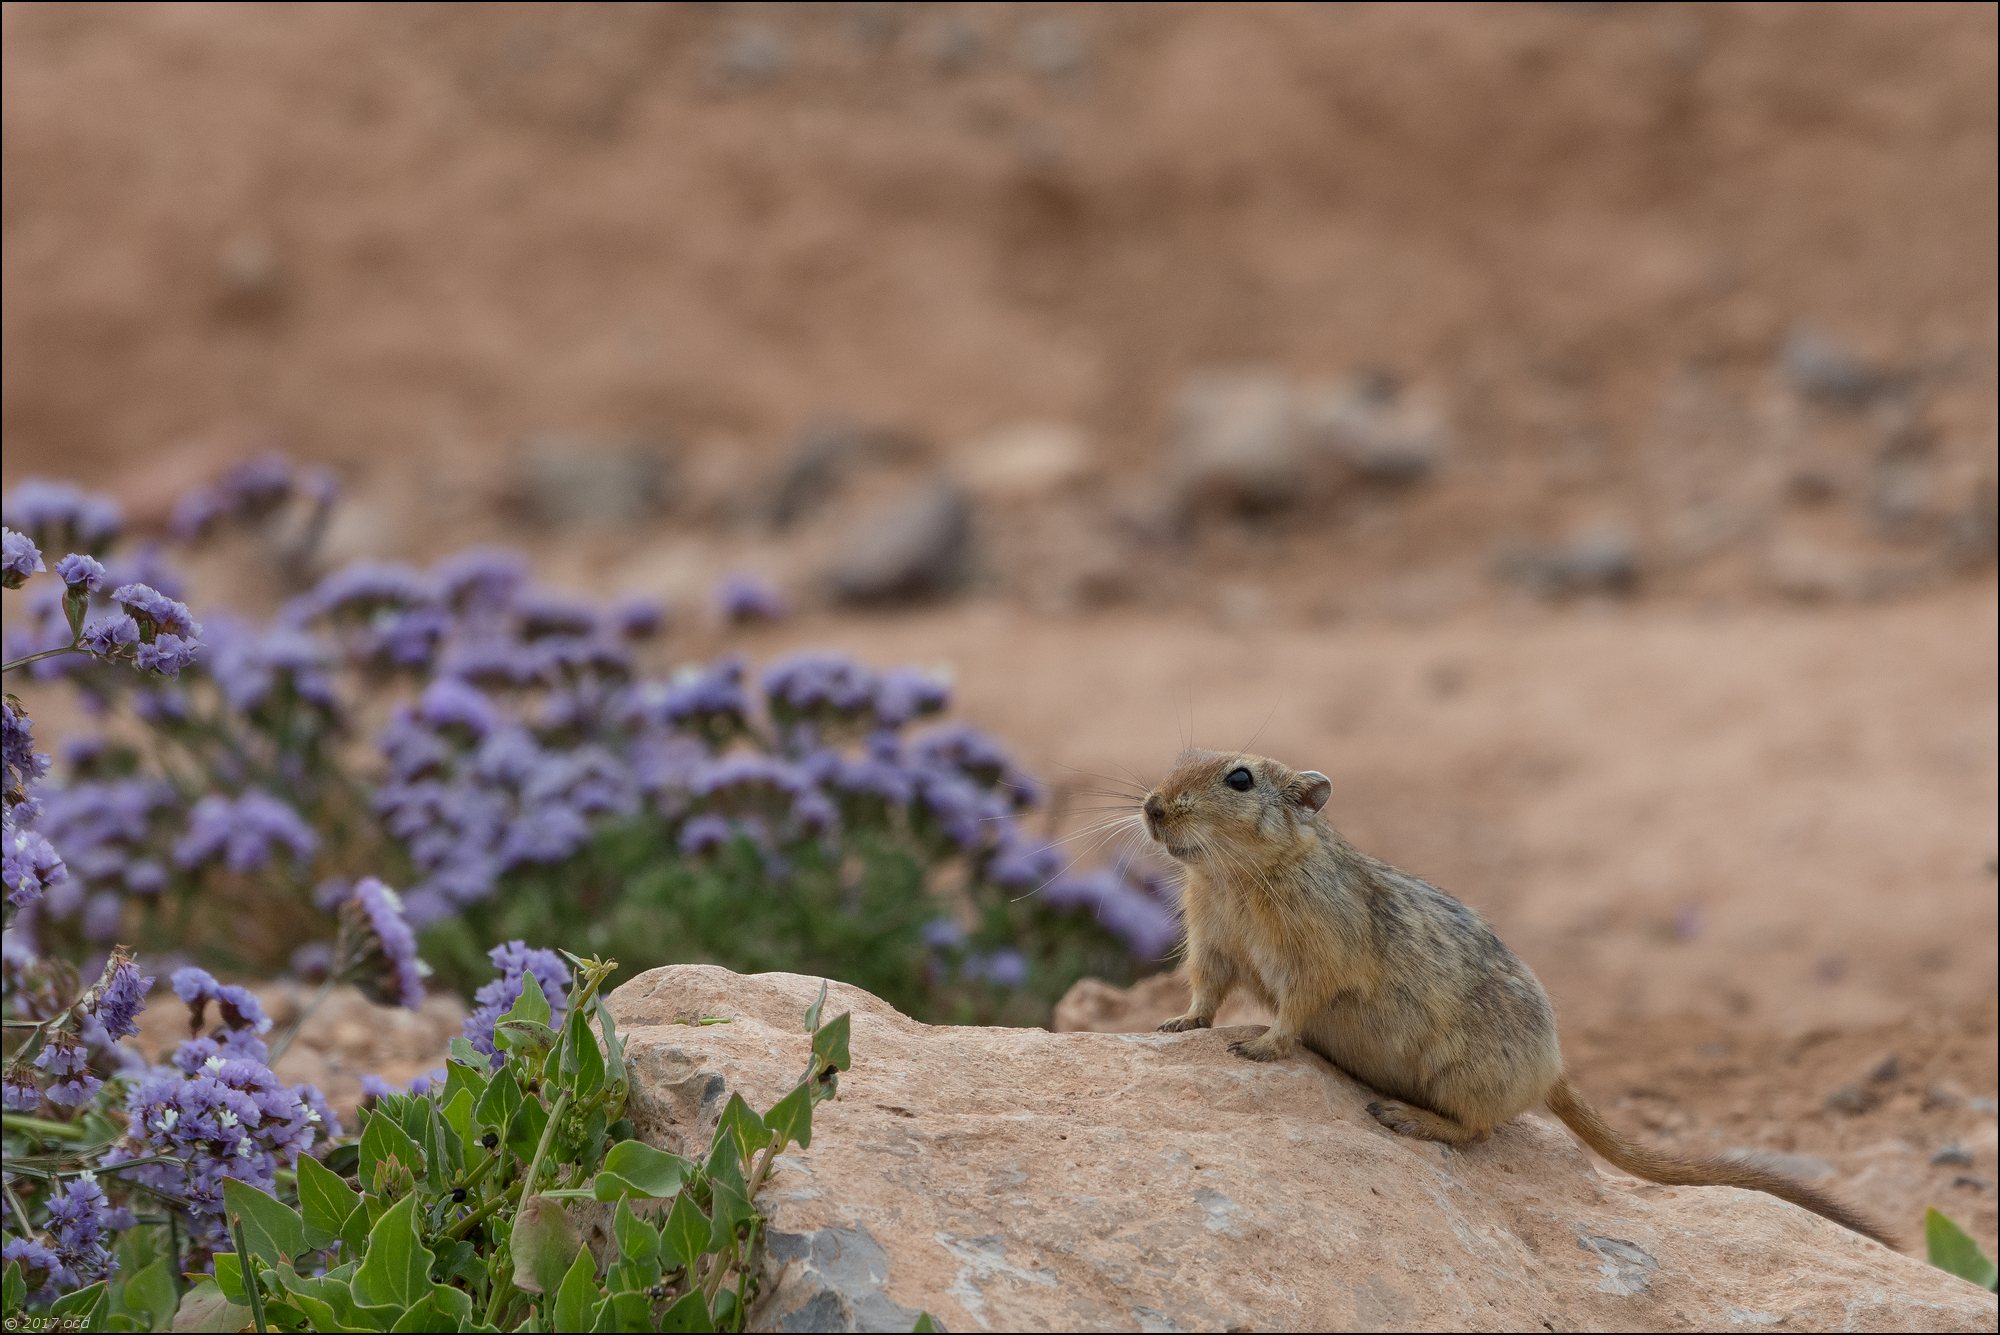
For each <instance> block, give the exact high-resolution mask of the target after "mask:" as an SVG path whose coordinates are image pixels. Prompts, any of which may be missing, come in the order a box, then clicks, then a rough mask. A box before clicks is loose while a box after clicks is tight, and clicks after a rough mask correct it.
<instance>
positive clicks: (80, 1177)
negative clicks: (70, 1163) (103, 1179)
mask: <svg viewBox="0 0 2000 1335" xmlns="http://www.w3.org/2000/svg"><path fill="white" fill-rule="evenodd" d="M76 1180H77V1181H79V1182H95V1181H97V1174H95V1173H93V1172H91V1171H90V1170H89V1169H88V1168H86V1169H84V1170H83V1171H82V1172H81V1173H78V1174H77V1175H76Z"/></svg>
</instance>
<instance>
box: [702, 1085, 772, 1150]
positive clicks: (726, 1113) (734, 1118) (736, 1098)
mask: <svg viewBox="0 0 2000 1335" xmlns="http://www.w3.org/2000/svg"><path fill="white" fill-rule="evenodd" d="M725 1135H727V1136H734V1137H735V1138H736V1146H737V1153H739V1154H741V1155H742V1156H743V1158H744V1161H745V1162H748V1161H749V1159H750V1156H751V1155H753V1154H755V1153H756V1152H757V1151H758V1150H761V1149H763V1148H764V1147H765V1146H766V1145H768V1144H770V1143H771V1132H770V1129H769V1128H768V1127H766V1126H765V1125H764V1119H763V1118H761V1117H759V1116H758V1115H757V1114H756V1113H755V1112H754V1111H752V1110H751V1107H750V1105H749V1104H747V1103H745V1102H744V1101H743V1096H742V1095H741V1094H731V1095H730V1096H729V1102H728V1103H726V1104H724V1105H723V1106H722V1116H721V1117H719V1118H717V1119H716V1123H715V1138H716V1140H717V1141H720V1140H721V1139H722V1138H723V1137H724V1136H725Z"/></svg>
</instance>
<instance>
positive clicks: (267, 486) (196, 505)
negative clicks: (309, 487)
mask: <svg viewBox="0 0 2000 1335" xmlns="http://www.w3.org/2000/svg"><path fill="white" fill-rule="evenodd" d="M297 481H299V480H298V479H295V477H294V475H293V472H292V465H291V461H290V460H288V459H286V458H285V457H284V456H283V455H280V454H261V455H258V456H256V457H254V458H250V459H245V460H244V461H243V462H241V463H239V464H236V465H235V466H234V467H232V468H230V469H229V470H228V471H227V472H225V473H224V474H223V475H222V476H221V477H220V478H218V479H216V481H215V482H214V483H213V484H212V485H209V486H205V487H197V488H195V489H194V490H192V491H190V492H188V493H186V494H185V495H183V496H182V497H181V498H180V500H179V502H178V503H177V504H175V506H174V513H173V518H172V520H171V521H170V527H171V528H172V530H173V534H174V536H175V537H176V538H178V539H180V540H181V541H182V542H195V541H198V540H199V539H201V538H205V537H207V536H208V535H209V534H210V533H211V532H213V531H214V530H215V528H216V527H217V526H218V525H220V524H224V523H231V522H236V523H254V522H256V521H257V520H259V519H262V518H264V517H265V516H266V515H269V514H270V513H272V512H273V511H275V510H276V509H277V508H278V507H279V506H281V505H283V504H284V503H285V502H286V501H287V500H289V499H290V498H291V495H292V491H293V487H294V485H295V483H296V482H297ZM331 481H332V478H331V475H330V474H316V475H315V476H314V478H313V486H314V488H315V489H316V490H317V489H324V488H326V487H327V486H328V485H330V483H331ZM325 499H326V501H330V500H331V499H332V497H331V495H330V494H328V495H327V496H326V498H325Z"/></svg>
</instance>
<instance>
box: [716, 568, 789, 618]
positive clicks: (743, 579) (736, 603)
mask: <svg viewBox="0 0 2000 1335" xmlns="http://www.w3.org/2000/svg"><path fill="white" fill-rule="evenodd" d="M715 605H716V609H717V610H718V611H719V612H720V613H721V614H722V619H723V620H724V621H725V622H728V623H730V624H732V625H739V624H741V623H743V622H746V621H777V620H780V619H782V618H783V617H784V615H785V613H786V612H787V611H788V610H789V609H788V608H787V607H786V605H785V599H784V597H783V595H781V594H780V593H779V592H778V591H777V590H776V589H774V588H772V587H771V586H770V585H769V584H766V583H765V582H764V581H763V580H761V579H758V578H757V577H756V576H755V575H748V574H742V573H738V574H733V575H729V576H727V577H725V578H724V579H723V581H722V583H721V584H720V585H719V586H718V587H717V588H716V591H715Z"/></svg>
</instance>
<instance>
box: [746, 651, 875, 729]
mask: <svg viewBox="0 0 2000 1335" xmlns="http://www.w3.org/2000/svg"><path fill="white" fill-rule="evenodd" d="M764 695H765V697H766V698H767V699H769V701H770V702H771V709H772V712H773V713H774V714H776V715H778V716H779V718H780V719H781V720H784V719H789V718H792V717H804V718H837V719H851V718H858V717H859V716H860V715H861V714H862V713H863V712H864V711H866V710H868V709H869V708H870V707H872V706H873V705H874V703H875V674H874V673H872V672H870V671H869V670H868V669H867V668H865V667H862V666H861V665H860V664H859V663H856V662H855V661H854V660H853V659H851V658H844V657H842V656H840V655H839V654H821V653H804V654H794V655H792V656H791V657H790V658H785V659H781V660H779V661H778V662H777V663H774V664H772V665H771V666H770V667H769V668H767V669H766V670H765V672H764Z"/></svg>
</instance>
